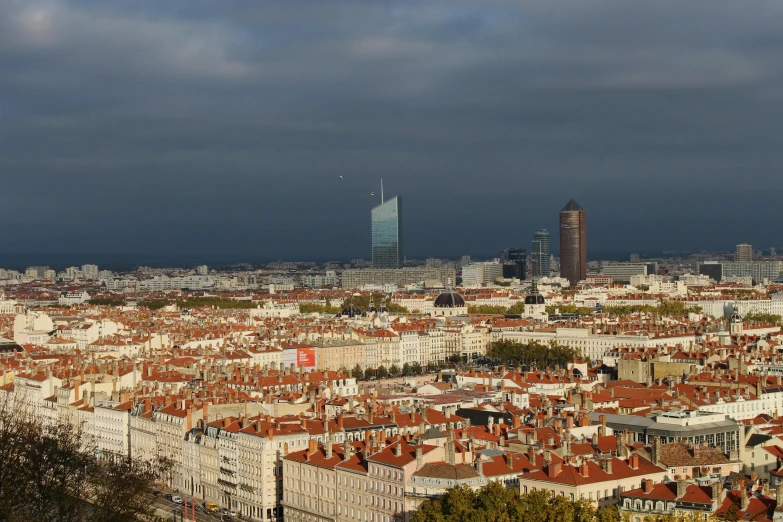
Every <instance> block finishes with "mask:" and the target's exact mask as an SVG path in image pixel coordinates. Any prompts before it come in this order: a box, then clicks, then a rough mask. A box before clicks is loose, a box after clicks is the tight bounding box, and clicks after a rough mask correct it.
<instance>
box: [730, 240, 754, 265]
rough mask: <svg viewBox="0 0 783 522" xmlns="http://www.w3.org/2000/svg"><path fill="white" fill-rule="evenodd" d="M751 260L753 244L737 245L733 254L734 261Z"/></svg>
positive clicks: (743, 261)
mask: <svg viewBox="0 0 783 522" xmlns="http://www.w3.org/2000/svg"><path fill="white" fill-rule="evenodd" d="M751 261H753V246H751V245H749V244H747V243H741V244H739V245H737V250H736V253H735V254H734V262H736V263H750V262H751Z"/></svg>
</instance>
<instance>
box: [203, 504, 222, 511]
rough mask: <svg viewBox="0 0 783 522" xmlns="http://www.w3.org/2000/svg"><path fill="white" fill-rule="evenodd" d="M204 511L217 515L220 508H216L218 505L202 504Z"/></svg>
mask: <svg viewBox="0 0 783 522" xmlns="http://www.w3.org/2000/svg"><path fill="white" fill-rule="evenodd" d="M204 509H206V510H207V511H209V512H211V513H217V512H218V511H220V508H218V505H217V504H215V503H214V502H204Z"/></svg>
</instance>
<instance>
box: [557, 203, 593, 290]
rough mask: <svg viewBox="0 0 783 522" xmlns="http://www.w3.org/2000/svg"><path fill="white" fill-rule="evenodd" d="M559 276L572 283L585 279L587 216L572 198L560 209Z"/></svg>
mask: <svg viewBox="0 0 783 522" xmlns="http://www.w3.org/2000/svg"><path fill="white" fill-rule="evenodd" d="M560 277H563V278H565V279H568V281H569V282H570V283H571V284H572V285H574V284H577V283H578V282H579V281H583V280H585V279H587V217H586V215H585V209H583V208H582V207H581V206H579V203H577V202H576V201H574V200H573V199H572V200H571V201H569V202H568V203H566V206H564V207H563V209H562V210H561V211H560Z"/></svg>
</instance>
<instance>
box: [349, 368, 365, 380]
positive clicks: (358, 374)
mask: <svg viewBox="0 0 783 522" xmlns="http://www.w3.org/2000/svg"><path fill="white" fill-rule="evenodd" d="M351 377H353V378H354V379H356V380H357V381H360V380H362V379H363V378H364V372H363V371H362V367H361V366H359V365H358V364H357V365H356V366H354V367H353V370H351Z"/></svg>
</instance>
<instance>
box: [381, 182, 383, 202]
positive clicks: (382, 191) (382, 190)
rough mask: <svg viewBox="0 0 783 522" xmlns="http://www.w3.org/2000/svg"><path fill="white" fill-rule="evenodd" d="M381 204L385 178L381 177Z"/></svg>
mask: <svg viewBox="0 0 783 522" xmlns="http://www.w3.org/2000/svg"><path fill="white" fill-rule="evenodd" d="M381 205H383V178H381Z"/></svg>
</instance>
